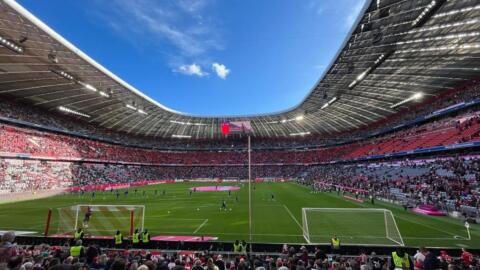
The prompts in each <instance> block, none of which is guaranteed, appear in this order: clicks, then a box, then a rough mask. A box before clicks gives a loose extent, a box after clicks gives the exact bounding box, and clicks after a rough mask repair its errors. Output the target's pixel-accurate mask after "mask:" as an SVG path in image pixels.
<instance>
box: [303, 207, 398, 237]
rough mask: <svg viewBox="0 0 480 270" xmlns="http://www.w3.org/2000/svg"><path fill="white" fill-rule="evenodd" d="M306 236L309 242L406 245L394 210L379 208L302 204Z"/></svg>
mask: <svg viewBox="0 0 480 270" xmlns="http://www.w3.org/2000/svg"><path fill="white" fill-rule="evenodd" d="M302 228H303V237H304V238H305V240H306V241H307V243H309V244H326V243H330V239H331V238H332V236H333V235H337V236H338V238H339V239H340V241H341V243H342V244H347V245H372V246H373V245H384V246H404V242H403V238H402V235H401V233H400V230H399V229H398V226H397V222H396V221H395V218H394V216H393V213H392V211H390V210H388V209H379V208H302Z"/></svg>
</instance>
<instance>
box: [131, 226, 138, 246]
mask: <svg viewBox="0 0 480 270" xmlns="http://www.w3.org/2000/svg"><path fill="white" fill-rule="evenodd" d="M139 243H140V233H139V232H138V229H135V232H134V233H133V235H132V244H133V245H134V246H136V245H138V244H139Z"/></svg>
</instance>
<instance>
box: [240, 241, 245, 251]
mask: <svg viewBox="0 0 480 270" xmlns="http://www.w3.org/2000/svg"><path fill="white" fill-rule="evenodd" d="M240 252H242V253H247V243H245V244H240Z"/></svg>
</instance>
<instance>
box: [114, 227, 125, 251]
mask: <svg viewBox="0 0 480 270" xmlns="http://www.w3.org/2000/svg"><path fill="white" fill-rule="evenodd" d="M113 239H114V240H115V246H116V247H119V246H121V245H122V243H123V235H122V233H121V232H120V231H119V230H117V233H116V234H115V235H114V236H113Z"/></svg>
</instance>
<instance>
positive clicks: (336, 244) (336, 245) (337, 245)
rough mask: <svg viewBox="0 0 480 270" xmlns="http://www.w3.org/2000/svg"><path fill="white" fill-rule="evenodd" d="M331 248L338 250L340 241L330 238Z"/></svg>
mask: <svg viewBox="0 0 480 270" xmlns="http://www.w3.org/2000/svg"><path fill="white" fill-rule="evenodd" d="M332 247H333V248H334V249H339V248H340V239H338V238H336V239H335V238H332Z"/></svg>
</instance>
